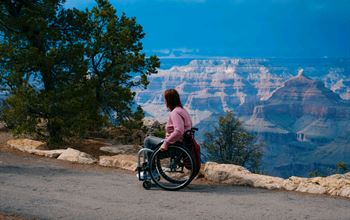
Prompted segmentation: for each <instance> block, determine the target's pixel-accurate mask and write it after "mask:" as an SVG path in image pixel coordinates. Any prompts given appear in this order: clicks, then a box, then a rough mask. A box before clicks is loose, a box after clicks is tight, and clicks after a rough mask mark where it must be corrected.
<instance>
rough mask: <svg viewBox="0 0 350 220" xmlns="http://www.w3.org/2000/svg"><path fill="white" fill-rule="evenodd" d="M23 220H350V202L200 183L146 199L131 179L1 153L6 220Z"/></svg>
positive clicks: (0, 196)
mask: <svg viewBox="0 0 350 220" xmlns="http://www.w3.org/2000/svg"><path fill="white" fill-rule="evenodd" d="M1 212H2V213H5V214H9V215H13V214H14V215H17V216H19V217H22V218H24V219H84V220H85V219H350V200H347V199H341V198H332V197H327V196H316V195H308V194H300V193H294V192H284V191H269V190H263V189H254V188H249V187H237V186H220V185H217V186H214V185H208V184H205V183H195V184H192V185H191V186H189V187H187V188H186V189H184V190H182V191H179V192H167V191H163V190H160V189H157V188H154V189H153V190H149V191H146V190H144V189H143V188H142V186H141V184H140V183H139V182H138V181H137V180H136V177H135V176H134V175H133V174H132V173H128V172H126V171H121V170H116V169H108V168H101V167H98V166H82V165H73V164H70V163H67V162H63V161H58V160H53V159H47V158H41V157H34V156H25V155H18V154H14V153H9V152H0V213H1Z"/></svg>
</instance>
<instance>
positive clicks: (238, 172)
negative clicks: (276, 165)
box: [204, 162, 283, 189]
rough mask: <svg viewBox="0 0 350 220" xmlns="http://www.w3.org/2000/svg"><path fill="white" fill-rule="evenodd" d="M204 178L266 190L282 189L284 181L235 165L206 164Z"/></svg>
mask: <svg viewBox="0 0 350 220" xmlns="http://www.w3.org/2000/svg"><path fill="white" fill-rule="evenodd" d="M204 177H205V178H206V179H208V180H211V181H213V182H218V183H227V184H234V185H247V186H253V187H260V188H266V189H280V188H281V187H282V184H283V179H282V178H278V177H271V176H265V175H259V174H253V173H251V172H249V171H248V170H247V169H246V168H244V167H241V166H237V165H233V164H217V163H214V162H208V163H206V164H205V168H204Z"/></svg>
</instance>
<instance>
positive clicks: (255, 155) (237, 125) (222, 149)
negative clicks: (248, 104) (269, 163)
mask: <svg viewBox="0 0 350 220" xmlns="http://www.w3.org/2000/svg"><path fill="white" fill-rule="evenodd" d="M204 136H205V140H204V141H203V147H204V148H205V149H207V151H208V154H209V155H208V158H209V160H212V161H215V162H219V163H229V164H236V165H240V166H244V167H247V168H249V169H250V170H251V171H252V172H258V171H259V166H260V161H261V157H262V150H261V148H262V145H261V144H256V140H255V137H254V136H253V135H252V134H250V133H248V132H247V131H246V130H245V129H244V128H243V126H242V123H241V122H240V121H239V120H238V119H237V118H235V117H234V116H233V113H232V112H227V113H226V115H225V116H222V117H220V118H219V123H218V125H216V126H214V131H213V132H206V133H205V135H204Z"/></svg>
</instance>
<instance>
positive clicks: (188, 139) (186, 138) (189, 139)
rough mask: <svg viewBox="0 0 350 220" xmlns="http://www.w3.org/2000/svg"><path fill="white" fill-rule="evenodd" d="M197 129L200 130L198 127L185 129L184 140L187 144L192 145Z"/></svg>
mask: <svg viewBox="0 0 350 220" xmlns="http://www.w3.org/2000/svg"><path fill="white" fill-rule="evenodd" d="M196 131H198V128H191V129H190V130H187V131H185V133H184V135H183V142H184V144H185V145H186V146H188V147H190V146H191V145H192V140H193V138H194V133H195V132H196Z"/></svg>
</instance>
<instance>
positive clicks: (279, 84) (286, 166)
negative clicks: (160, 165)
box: [136, 59, 350, 177]
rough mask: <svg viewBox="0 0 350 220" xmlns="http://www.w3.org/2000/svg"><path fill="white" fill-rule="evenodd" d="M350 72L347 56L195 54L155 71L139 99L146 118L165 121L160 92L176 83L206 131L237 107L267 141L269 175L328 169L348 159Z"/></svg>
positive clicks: (265, 162)
mask: <svg viewBox="0 0 350 220" xmlns="http://www.w3.org/2000/svg"><path fill="white" fill-rule="evenodd" d="M301 67H302V68H303V69H301ZM296 72H298V74H297V75H296V76H295V74H296ZM349 72H350V60H349V59H334V60H329V59H311V60H278V59H222V60H193V61H191V62H190V63H189V64H188V65H185V66H174V67H172V68H170V69H169V70H161V71H160V72H159V74H157V75H153V76H151V77H150V85H149V87H148V89H147V90H145V91H137V97H136V101H137V103H139V104H141V105H142V107H143V108H144V110H145V111H146V114H147V116H148V117H150V118H155V119H157V120H160V121H165V120H166V118H167V112H166V109H165V107H164V102H163V97H162V93H163V91H164V90H165V89H166V88H176V89H177V90H178V91H179V92H180V94H181V96H182V102H183V103H184V106H185V108H187V109H188V110H189V112H190V114H191V115H192V118H193V121H194V124H195V125H196V126H197V127H199V128H200V129H201V131H205V130H211V129H212V128H213V125H214V124H215V122H216V120H217V117H218V116H220V115H222V114H223V113H224V112H225V111H228V110H230V111H234V112H235V114H236V115H237V116H238V117H239V118H240V119H241V120H242V121H243V122H244V124H245V126H246V128H247V129H248V130H249V131H251V132H253V133H256V134H257V135H258V138H259V139H260V140H263V141H264V142H265V146H266V147H265V156H264V159H263V170H264V171H266V172H267V173H268V174H271V175H277V176H281V177H288V176H292V175H298V176H307V175H308V173H309V172H311V171H316V170H317V171H322V172H325V173H324V174H325V175H326V174H328V173H327V172H333V171H334V169H335V164H336V163H338V162H340V161H343V162H345V163H347V164H350V139H349V138H348V137H347V136H348V134H349V133H350V126H349V122H350V104H349V103H350V102H349V101H346V99H347V98H349V97H350V96H349V91H350V89H349V87H347V86H348V83H347V82H349V78H350V77H349V76H348V75H350V74H349ZM306 75H307V76H306ZM308 76H311V78H310V77H308ZM199 139H201V135H199Z"/></svg>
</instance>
